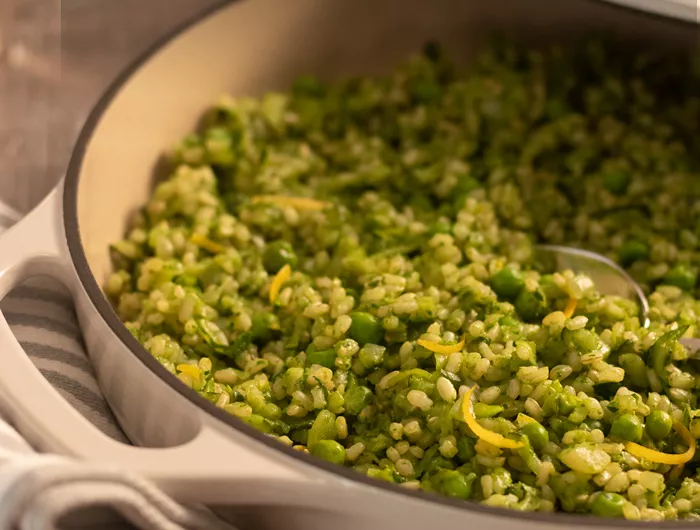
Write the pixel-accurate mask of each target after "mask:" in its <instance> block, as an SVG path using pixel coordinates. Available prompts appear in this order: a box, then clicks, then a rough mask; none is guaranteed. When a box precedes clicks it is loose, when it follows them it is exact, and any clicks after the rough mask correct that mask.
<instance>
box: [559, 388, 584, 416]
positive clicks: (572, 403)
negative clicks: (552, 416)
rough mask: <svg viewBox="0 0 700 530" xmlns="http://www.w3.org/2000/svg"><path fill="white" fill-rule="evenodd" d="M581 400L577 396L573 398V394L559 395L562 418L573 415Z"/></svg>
mask: <svg viewBox="0 0 700 530" xmlns="http://www.w3.org/2000/svg"><path fill="white" fill-rule="evenodd" d="M578 404H579V400H578V398H577V397H576V396H572V395H571V394H567V393H563V394H559V399H558V403H557V405H558V409H559V414H561V415H562V416H568V415H569V414H571V413H572V412H573V411H574V409H575V408H576V407H577V406H578Z"/></svg>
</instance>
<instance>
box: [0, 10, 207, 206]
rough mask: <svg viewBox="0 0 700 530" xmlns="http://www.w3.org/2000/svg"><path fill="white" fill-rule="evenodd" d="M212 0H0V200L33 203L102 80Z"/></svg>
mask: <svg viewBox="0 0 700 530" xmlns="http://www.w3.org/2000/svg"><path fill="white" fill-rule="evenodd" d="M218 1H219V0H0V199H2V200H4V201H5V202H7V203H8V204H9V205H10V206H12V207H14V208H16V209H18V210H21V211H26V210H28V209H30V208H31V207H33V206H34V205H35V204H36V203H37V202H39V201H40V200H41V198H42V197H43V196H44V195H45V194H46V193H47V192H48V191H49V190H50V189H51V188H52V187H53V186H54V184H55V183H56V182H57V181H58V180H59V179H60V178H61V176H62V174H63V173H64V171H65V169H66V166H67V163H68V160H69V158H70V153H71V149H72V147H73V144H74V142H75V139H76V138H77V135H78V133H79V132H80V128H81V127H82V124H83V122H84V120H85V118H86V117H87V115H88V113H89V112H90V109H91V108H92V105H93V104H94V102H95V101H96V100H97V98H99V96H100V94H101V93H102V91H103V90H104V89H105V87H106V86H107V85H108V84H109V82H110V81H111V80H112V79H113V78H114V77H115V76H116V75H117V74H118V73H119V71H120V70H121V69H122V68H123V67H124V66H125V65H127V64H128V63H129V61H130V60H132V59H133V58H134V57H135V56H136V55H137V54H138V53H139V52H141V51H142V50H144V49H145V48H146V47H148V45H149V44H151V43H152V42H153V41H155V40H156V39H158V38H159V37H160V36H162V35H163V34H164V33H166V32H167V31H168V30H169V29H171V28H173V27H174V26H176V25H177V24H179V23H180V22H182V21H183V20H185V19H187V18H189V17H190V16H192V15H194V14H195V13H197V12H198V11H200V10H204V9H206V8H207V7H209V6H211V5H212V4H214V3H217V2H218Z"/></svg>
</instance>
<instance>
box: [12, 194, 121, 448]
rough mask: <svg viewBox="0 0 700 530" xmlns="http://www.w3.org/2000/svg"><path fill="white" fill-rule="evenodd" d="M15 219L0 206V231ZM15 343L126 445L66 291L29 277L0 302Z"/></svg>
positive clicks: (77, 404) (76, 403) (81, 408)
mask: <svg viewBox="0 0 700 530" xmlns="http://www.w3.org/2000/svg"><path fill="white" fill-rule="evenodd" d="M19 217H20V215H19V214H18V213H17V212H15V211H13V210H12V209H10V208H9V207H7V206H6V205H4V204H2V203H0V233H1V232H3V231H4V230H6V229H7V228H9V226H11V225H12V224H14V222H15V221H16V220H17V219H19ZM0 310H1V311H2V312H3V314H4V315H5V318H6V319H7V322H8V324H9V325H10V328H11V329H12V331H13V333H14V334H15V336H16V337H17V340H18V341H19V343H20V344H21V345H22V347H23V348H24V351H25V352H27V355H29V357H30V358H31V359H32V361H33V362H34V364H35V365H36V367H37V368H38V369H39V370H40V371H41V373H42V374H44V377H46V379H48V381H49V382H50V383H51V384H52V385H53V386H54V387H55V388H56V389H57V390H58V391H59V392H60V393H61V395H62V396H63V397H64V398H66V399H67V400H68V402H69V403H70V404H71V405H73V406H74V407H75V408H76V410H78V411H79V412H80V413H81V414H83V416H85V417H86V418H87V419H88V420H90V422H92V423H93V424H94V425H95V426H96V427H98V428H99V429H100V430H101V431H102V432H104V433H105V434H107V435H108V436H111V437H112V438H114V439H116V440H119V441H120V442H124V443H129V440H128V438H127V437H126V435H125V434H124V432H123V431H122V430H121V428H120V427H119V424H118V423H117V420H116V418H115V417H114V415H113V414H112V411H111V410H110V409H109V406H108V405H107V402H106V401H105V398H104V397H103V396H102V393H101V392H100V387H99V386H98V385H97V380H96V379H95V375H94V372H93V370H92V366H91V364H90V360H89V358H88V357H87V354H86V352H85V348H84V346H83V342H82V336H81V333H80V328H79V326H78V319H77V317H76V315H75V309H74V307H73V300H72V299H71V297H70V293H69V292H68V289H66V287H64V286H63V285H62V284H61V283H59V282H57V281H56V280H54V279H52V278H48V277H35V278H30V279H29V280H27V281H26V282H25V283H24V284H22V285H20V286H19V287H17V288H16V289H14V290H13V291H12V292H10V294H9V295H8V296H7V297H6V298H5V299H4V300H3V301H2V302H0Z"/></svg>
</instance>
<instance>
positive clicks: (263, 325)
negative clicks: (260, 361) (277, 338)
mask: <svg viewBox="0 0 700 530" xmlns="http://www.w3.org/2000/svg"><path fill="white" fill-rule="evenodd" d="M252 322H253V323H252V325H251V327H250V333H251V334H252V336H253V340H254V341H256V342H259V343H260V344H266V343H268V342H270V339H272V335H273V333H274V332H275V330H278V329H279V328H280V322H279V319H278V318H277V315H275V314H273V313H268V312H266V311H261V312H259V313H254V314H253V318H252Z"/></svg>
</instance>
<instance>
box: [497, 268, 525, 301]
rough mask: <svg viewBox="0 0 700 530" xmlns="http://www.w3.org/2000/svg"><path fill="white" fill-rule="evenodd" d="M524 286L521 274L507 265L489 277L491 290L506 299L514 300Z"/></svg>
mask: <svg viewBox="0 0 700 530" xmlns="http://www.w3.org/2000/svg"><path fill="white" fill-rule="evenodd" d="M523 287H525V280H523V276H522V274H520V272H519V271H516V270H515V269H511V268H509V267H506V268H503V269H501V270H500V271H498V272H497V273H496V274H494V275H493V277H492V278H491V288H492V289H493V291H494V292H495V293H496V294H497V295H498V296H500V297H501V298H505V299H506V300H514V299H515V298H516V297H517V296H518V295H519V294H520V291H522V290H523Z"/></svg>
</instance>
